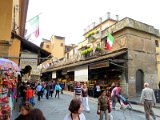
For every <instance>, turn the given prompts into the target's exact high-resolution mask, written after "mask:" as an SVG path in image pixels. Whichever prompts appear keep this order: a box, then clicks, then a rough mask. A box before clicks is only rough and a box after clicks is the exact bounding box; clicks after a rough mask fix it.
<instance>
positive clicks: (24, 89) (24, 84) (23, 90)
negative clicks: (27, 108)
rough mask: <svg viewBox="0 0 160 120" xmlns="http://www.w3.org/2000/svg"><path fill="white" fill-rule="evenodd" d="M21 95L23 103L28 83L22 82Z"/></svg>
mask: <svg viewBox="0 0 160 120" xmlns="http://www.w3.org/2000/svg"><path fill="white" fill-rule="evenodd" d="M19 89H20V95H21V97H22V99H21V104H23V103H24V102H25V101H26V91H27V84H26V83H22V84H21V85H20V88H19Z"/></svg>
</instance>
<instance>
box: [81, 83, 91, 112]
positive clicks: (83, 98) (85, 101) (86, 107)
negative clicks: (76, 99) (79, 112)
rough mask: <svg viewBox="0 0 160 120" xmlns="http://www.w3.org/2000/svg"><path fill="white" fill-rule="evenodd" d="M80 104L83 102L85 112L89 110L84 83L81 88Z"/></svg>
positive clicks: (86, 89)
mask: <svg viewBox="0 0 160 120" xmlns="http://www.w3.org/2000/svg"><path fill="white" fill-rule="evenodd" d="M82 104H83V108H84V110H85V111H86V112H90V108H89V104H88V88H87V85H86V84H84V85H83V88H82Z"/></svg>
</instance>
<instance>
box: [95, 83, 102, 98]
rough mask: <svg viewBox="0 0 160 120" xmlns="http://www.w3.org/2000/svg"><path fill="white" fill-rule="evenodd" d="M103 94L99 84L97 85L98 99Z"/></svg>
mask: <svg viewBox="0 0 160 120" xmlns="http://www.w3.org/2000/svg"><path fill="white" fill-rule="evenodd" d="M100 94H101V87H100V85H99V84H97V85H96V97H97V98H98V97H99V96H100Z"/></svg>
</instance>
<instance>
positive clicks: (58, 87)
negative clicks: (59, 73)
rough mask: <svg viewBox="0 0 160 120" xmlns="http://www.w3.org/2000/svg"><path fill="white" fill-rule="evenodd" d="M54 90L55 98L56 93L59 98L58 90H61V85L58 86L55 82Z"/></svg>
mask: <svg viewBox="0 0 160 120" xmlns="http://www.w3.org/2000/svg"><path fill="white" fill-rule="evenodd" d="M55 90H56V94H55V98H56V96H57V95H58V98H59V91H60V90H61V87H60V85H59V83H58V82H57V84H56V86H55Z"/></svg>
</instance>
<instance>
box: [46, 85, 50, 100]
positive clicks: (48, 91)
mask: <svg viewBox="0 0 160 120" xmlns="http://www.w3.org/2000/svg"><path fill="white" fill-rule="evenodd" d="M50 90H51V88H50V83H49V82H47V83H46V91H47V93H46V98H47V99H49V94H50Z"/></svg>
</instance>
